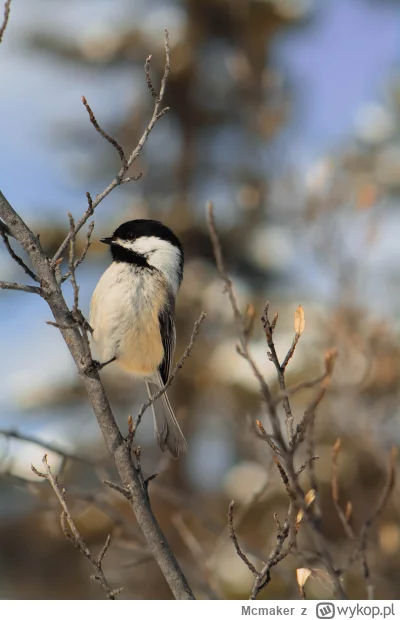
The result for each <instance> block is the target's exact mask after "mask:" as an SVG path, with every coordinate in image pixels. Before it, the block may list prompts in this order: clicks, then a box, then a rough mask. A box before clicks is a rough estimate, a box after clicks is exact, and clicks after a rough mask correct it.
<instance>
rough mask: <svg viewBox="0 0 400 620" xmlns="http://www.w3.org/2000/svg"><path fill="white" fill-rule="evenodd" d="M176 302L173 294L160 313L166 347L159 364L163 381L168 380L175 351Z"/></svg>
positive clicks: (159, 318) (162, 338) (162, 334)
mask: <svg viewBox="0 0 400 620" xmlns="http://www.w3.org/2000/svg"><path fill="white" fill-rule="evenodd" d="M174 312H175V303H174V298H173V296H172V295H169V297H168V302H167V303H166V305H165V306H164V307H163V308H162V310H161V311H160V313H159V315H158V320H159V323H160V334H161V340H162V343H163V347H164V359H163V361H162V362H161V364H160V366H159V369H158V370H159V372H160V376H161V379H162V381H163V383H164V384H165V383H166V382H167V381H168V377H169V375H170V372H171V366H172V360H173V358H174V353H175V344H176V330H175V323H174Z"/></svg>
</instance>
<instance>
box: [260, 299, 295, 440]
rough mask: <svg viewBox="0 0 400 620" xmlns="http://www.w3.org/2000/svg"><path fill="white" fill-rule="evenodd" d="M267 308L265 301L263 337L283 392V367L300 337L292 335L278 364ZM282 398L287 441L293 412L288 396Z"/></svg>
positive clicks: (291, 431) (291, 435)
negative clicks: (291, 342)
mask: <svg viewBox="0 0 400 620" xmlns="http://www.w3.org/2000/svg"><path fill="white" fill-rule="evenodd" d="M268 310H269V303H268V302H267V303H266V304H265V307H264V313H263V316H262V317H261V322H262V325H263V328H264V332H265V337H266V339H267V344H268V348H269V351H270V353H269V355H268V357H269V359H270V360H271V362H273V363H274V365H275V368H276V373H277V375H278V382H279V387H280V389H281V391H282V392H283V393H285V392H286V384H285V369H286V366H287V364H288V362H289V360H290V358H291V357H292V355H293V353H294V350H295V348H296V344H297V342H298V339H299V338H300V336H298V335H297V334H296V336H295V337H294V340H293V344H292V346H291V347H290V349H289V352H288V354H287V355H286V358H285V361H284V363H283V364H282V366H281V364H280V362H279V359H278V355H277V352H276V349H275V344H274V341H273V337H272V334H273V331H272V327H271V323H270V321H269V317H268ZM282 400H283V408H284V410H285V413H286V429H287V435H288V439H289V443H290V442H291V440H292V437H293V422H294V418H293V414H292V409H291V406H290V401H289V398H288V397H287V396H283V398H282Z"/></svg>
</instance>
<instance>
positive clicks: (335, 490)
mask: <svg viewBox="0 0 400 620" xmlns="http://www.w3.org/2000/svg"><path fill="white" fill-rule="evenodd" d="M340 448H341V441H340V439H337V440H336V442H335V445H334V446H333V450H332V499H333V503H334V504H335V508H336V512H337V514H338V517H339V519H340V521H341V523H342V525H343V529H344V531H345V532H346V534H347V536H348V537H349V538H350V540H353V539H354V538H355V534H354V530H353V528H352V527H351V525H350V523H349V519H348V517H347V516H346V514H345V512H344V510H343V508H342V507H341V505H340V501H339V483H338V473H339V465H338V458H339V453H340Z"/></svg>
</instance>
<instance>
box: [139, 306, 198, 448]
mask: <svg viewBox="0 0 400 620" xmlns="http://www.w3.org/2000/svg"><path fill="white" fill-rule="evenodd" d="M205 318H206V314H205V312H202V313H201V314H200V316H199V318H198V319H197V321H196V322H195V324H194V326H193V330H192V334H191V336H190V341H189V344H188V345H187V347H186V349H185V351H184V352H183V354H182V356H181V358H180V360H179V362H178V363H177V364H176V366H175V368H174V370H173V371H172V372H171V374H170V376H169V378H168V381H167V383H166V384H165V385H164V387H163V388H161V389H160V390H158V392H156V393H155V394H154V395H153V396H152V397H151V398H149V399H148V400H147V401H146V402H145V403H144V404H143V405H142V407H141V408H140V411H139V413H138V415H137V416H136V420H135V422H134V423H133V424H131V425H130V429H129V441H130V443H131V444H132V441H133V438H134V437H135V434H136V431H137V428H138V426H139V424H140V422H141V420H142V417H143V415H144V413H145V411H146V410H147V409H148V408H149V407H150V406H151V405H152V404H153V403H155V401H156V400H157V399H158V398H160V396H162V395H163V394H164V392H166V391H167V390H168V388H169V387H170V385H171V383H172V382H173V380H174V379H175V377H176V375H177V374H178V372H179V371H180V370H181V368H182V367H183V365H184V363H185V362H186V360H187V358H188V357H189V355H190V353H191V351H192V349H193V346H194V343H195V340H196V337H197V335H198V333H199V331H200V326H201V324H202V322H203V321H204V319H205Z"/></svg>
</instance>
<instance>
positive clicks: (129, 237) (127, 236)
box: [126, 232, 135, 241]
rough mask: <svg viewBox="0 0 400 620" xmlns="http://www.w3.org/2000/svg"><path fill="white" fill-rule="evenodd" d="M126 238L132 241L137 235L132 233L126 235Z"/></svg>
mask: <svg viewBox="0 0 400 620" xmlns="http://www.w3.org/2000/svg"><path fill="white" fill-rule="evenodd" d="M126 238H127V239H128V240H129V241H132V239H134V238H135V235H134V233H132V232H130V233H128V234H127V235H126Z"/></svg>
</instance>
